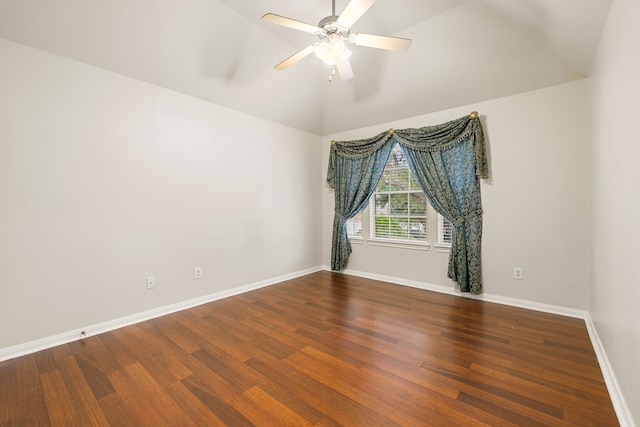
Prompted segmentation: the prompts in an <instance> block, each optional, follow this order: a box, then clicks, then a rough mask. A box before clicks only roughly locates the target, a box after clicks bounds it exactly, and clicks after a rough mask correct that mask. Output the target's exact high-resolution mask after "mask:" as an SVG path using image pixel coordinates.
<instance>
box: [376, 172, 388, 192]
mask: <svg viewBox="0 0 640 427" xmlns="http://www.w3.org/2000/svg"><path fill="white" fill-rule="evenodd" d="M389 183H390V178H389V174H388V173H387V171H384V172H383V173H382V178H380V181H379V182H378V186H377V187H376V191H389Z"/></svg>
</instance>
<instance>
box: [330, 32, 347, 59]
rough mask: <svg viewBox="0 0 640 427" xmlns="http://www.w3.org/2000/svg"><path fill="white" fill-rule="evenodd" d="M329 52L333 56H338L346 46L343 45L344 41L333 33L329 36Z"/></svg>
mask: <svg viewBox="0 0 640 427" xmlns="http://www.w3.org/2000/svg"><path fill="white" fill-rule="evenodd" d="M329 49H330V50H329V52H330V53H331V55H333V56H336V57H338V56H340V55H342V53H343V52H344V51H345V49H346V46H345V44H344V40H342V36H340V34H338V33H333V34H331V35H329Z"/></svg>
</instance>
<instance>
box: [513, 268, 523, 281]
mask: <svg viewBox="0 0 640 427" xmlns="http://www.w3.org/2000/svg"><path fill="white" fill-rule="evenodd" d="M513 278H514V279H518V280H522V267H513Z"/></svg>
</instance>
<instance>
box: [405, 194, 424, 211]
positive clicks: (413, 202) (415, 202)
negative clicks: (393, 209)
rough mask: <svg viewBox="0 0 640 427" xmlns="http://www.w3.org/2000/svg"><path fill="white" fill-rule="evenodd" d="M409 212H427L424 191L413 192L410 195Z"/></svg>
mask: <svg viewBox="0 0 640 427" xmlns="http://www.w3.org/2000/svg"><path fill="white" fill-rule="evenodd" d="M409 213H410V214H411V216H414V215H426V214H427V198H426V197H424V194H422V193H413V194H411V195H410V196H409Z"/></svg>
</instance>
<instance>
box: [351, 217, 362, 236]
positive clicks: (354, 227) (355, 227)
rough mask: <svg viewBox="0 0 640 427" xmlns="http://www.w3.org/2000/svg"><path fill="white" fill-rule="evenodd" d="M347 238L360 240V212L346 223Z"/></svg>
mask: <svg viewBox="0 0 640 427" xmlns="http://www.w3.org/2000/svg"><path fill="white" fill-rule="evenodd" d="M347 236H349V238H350V239H362V212H358V215H356V216H354V217H353V218H351V219H349V220H348V221H347Z"/></svg>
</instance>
